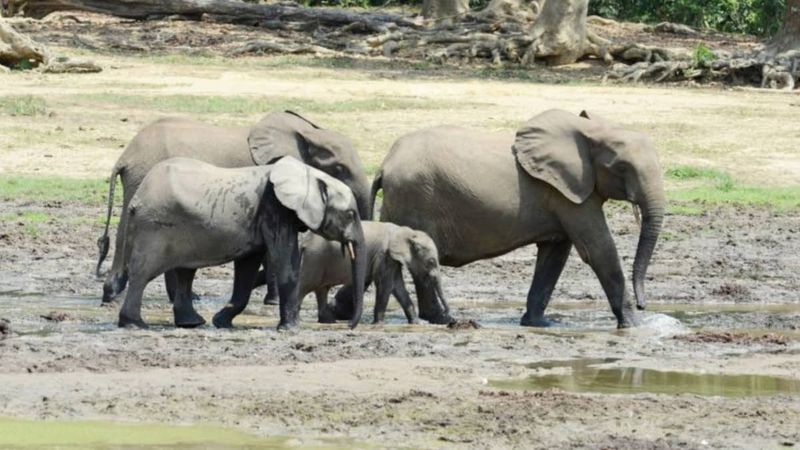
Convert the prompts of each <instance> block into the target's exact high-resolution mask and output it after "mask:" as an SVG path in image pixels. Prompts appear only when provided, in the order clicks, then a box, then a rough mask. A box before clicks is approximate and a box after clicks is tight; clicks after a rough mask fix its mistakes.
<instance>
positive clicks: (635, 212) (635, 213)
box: [631, 205, 642, 227]
mask: <svg viewBox="0 0 800 450" xmlns="http://www.w3.org/2000/svg"><path fill="white" fill-rule="evenodd" d="M631 208H632V209H633V218H634V219H636V225H639V226H640V227H641V226H642V217H641V216H640V215H639V207H638V206H636V205H631Z"/></svg>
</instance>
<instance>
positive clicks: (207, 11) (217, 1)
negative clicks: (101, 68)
mask: <svg viewBox="0 0 800 450" xmlns="http://www.w3.org/2000/svg"><path fill="white" fill-rule="evenodd" d="M8 10H9V12H10V13H11V14H16V13H17V12H19V11H20V10H22V11H23V12H24V14H25V15H26V16H28V17H33V18H42V17H44V16H46V15H48V14H50V13H53V12H56V11H89V12H96V13H103V14H110V15H112V16H116V17H122V18H127V19H137V20H145V19H154V18H163V17H169V16H181V17H185V18H186V19H190V20H203V19H204V18H212V19H213V20H214V21H216V22H223V23H235V24H248V25H256V26H257V25H262V24H265V23H267V22H274V21H287V22H315V23H318V24H321V25H338V26H340V25H350V24H353V23H360V22H364V23H367V24H373V26H375V27H385V26H387V25H391V24H395V25H401V26H405V27H411V28H418V27H419V25H417V24H416V23H414V22H412V21H410V20H408V19H406V18H405V17H403V16H400V15H397V14H389V13H355V12H350V11H344V10H341V9H329V8H304V7H299V6H297V5H294V4H272V5H262V4H254V3H245V2H237V1H233V0H9V4H8Z"/></svg>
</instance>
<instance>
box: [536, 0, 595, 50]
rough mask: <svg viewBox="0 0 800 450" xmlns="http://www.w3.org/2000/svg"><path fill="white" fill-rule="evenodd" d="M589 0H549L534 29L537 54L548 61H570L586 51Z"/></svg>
mask: <svg viewBox="0 0 800 450" xmlns="http://www.w3.org/2000/svg"><path fill="white" fill-rule="evenodd" d="M588 10H589V0H549V1H546V2H545V3H544V7H543V8H542V12H541V14H540V15H539V18H538V19H536V22H535V23H534V24H533V28H532V30H531V34H532V37H533V39H534V44H533V45H534V46H535V48H534V52H535V54H536V57H537V58H539V57H544V58H545V59H546V60H547V62H548V63H549V64H552V65H561V64H571V63H574V62H575V61H577V60H578V58H580V57H581V56H583V55H584V54H585V53H586V15H587V13H588Z"/></svg>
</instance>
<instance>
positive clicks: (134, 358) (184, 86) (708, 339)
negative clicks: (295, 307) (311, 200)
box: [0, 22, 800, 449]
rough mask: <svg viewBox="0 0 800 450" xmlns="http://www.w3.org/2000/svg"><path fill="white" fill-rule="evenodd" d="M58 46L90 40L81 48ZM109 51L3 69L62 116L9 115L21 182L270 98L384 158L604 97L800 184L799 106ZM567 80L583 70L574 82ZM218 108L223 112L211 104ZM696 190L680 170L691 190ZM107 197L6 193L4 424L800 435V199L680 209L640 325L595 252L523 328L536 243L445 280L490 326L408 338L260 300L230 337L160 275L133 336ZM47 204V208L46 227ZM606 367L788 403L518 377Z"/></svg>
mask: <svg viewBox="0 0 800 450" xmlns="http://www.w3.org/2000/svg"><path fill="white" fill-rule="evenodd" d="M70 26H82V25H81V24H80V23H79V24H78V25H69V24H68V23H67V22H65V24H63V25H62V26H61V28H58V27H54V28H53V29H51V30H50V31H46V28H47V27H44V26H40V25H36V26H34V25H31V28H32V29H33V28H36V27H38V29H39V30H41V31H40V33H41V34H40V35H39V36H48V34H47V33H56V31H59V30H61V29H62V28H63V29H67V30H69V27H70ZM126 26H127V25H126ZM170 26H171V25H170ZM164 27H167V25H164ZM60 32H63V31H60ZM63 33H64V34H63V36H66V37H70V36H72V38H73V39H80V40H81V41H87V42H88V41H89V40H91V41H92V42H96V41H99V40H100V39H101V36H99V35H93V34H91V33H89V34H86V35H83V34H76V33H75V31H74V30H73V31H67V32H63ZM70 33H71V34H70ZM87 33H88V32H87ZM59 36H61V35H59ZM181 36H182V35H181ZM182 39H188V38H186V37H183V38H182ZM195 39H201V37H198V36H196V37H195ZM52 42H53V44H54V45H57V46H59V47H58V48H60V49H62V50H63V51H64V52H68V53H69V52H75V50H74V49H73V48H71V46H72V44H70V43H69V42H68V41H67V40H66V38H63V39H62V38H58V39H56V38H53V41H52ZM102 50H103V51H101V52H99V53H94V51H95V50H92V53H89V55H90V56H92V57H93V58H95V59H96V60H98V61H99V62H101V64H103V66H104V68H105V70H104V72H102V73H100V74H96V75H85V76H78V75H75V76H53V75H41V74H32V73H13V74H11V75H0V77H2V78H0V96H9V95H34V96H38V97H41V98H43V99H45V100H46V112H45V113H44V115H40V116H35V117H29V116H12V115H9V114H2V115H0V176H12V175H19V174H24V175H31V176H38V177H45V178H46V177H49V176H67V177H73V178H81V179H100V178H103V177H107V176H108V173H109V172H110V169H111V167H112V166H113V164H114V161H115V159H116V157H117V156H118V155H119V153H120V152H121V151H122V147H123V146H124V144H125V143H126V142H127V141H128V140H129V139H130V138H131V137H132V136H133V135H134V134H135V132H136V130H137V129H139V128H140V127H141V126H142V125H144V124H145V123H147V122H150V121H152V120H154V119H155V118H157V117H161V116H165V115H172V114H184V115H190V116H194V117H197V118H200V119H202V120H206V121H209V122H214V123H220V124H227V125H233V124H247V123H252V122H254V121H255V120H257V119H258V118H259V117H260V116H261V115H263V113H264V112H265V111H257V110H256V109H257V107H258V106H259V105H261V103H257V104H256V105H255V107H254V106H252V105H250V106H248V105H249V104H248V101H250V99H253V98H258V99H260V101H263V104H264V105H271V104H275V105H280V107H284V105H288V106H291V105H292V104H299V105H304V106H305V107H306V108H307V109H308V110H310V111H311V113H310V115H311V116H312V118H314V119H315V120H318V121H320V122H324V125H325V126H328V127H330V128H335V129H337V130H340V131H342V132H344V133H346V134H348V135H350V136H352V137H353V139H354V141H355V142H356V145H357V147H358V149H359V151H360V152H361V156H362V158H363V159H364V161H365V163H366V165H367V166H368V169H369V170H374V168H375V167H377V166H378V165H379V163H380V161H381V159H382V157H383V155H384V154H385V152H386V151H387V149H388V148H389V146H390V144H391V142H392V141H393V140H394V139H396V138H397V137H398V136H400V135H401V134H403V133H405V132H408V131H411V130H413V129H415V128H419V127H422V126H426V125H430V124H434V123H443V122H449V123H457V124H461V125H467V126H472V127H477V128H484V129H492V130H503V131H507V132H509V133H511V132H513V130H514V129H515V128H516V126H517V125H518V124H519V123H520V122H521V121H523V120H525V118H527V117H529V116H530V115H532V114H533V113H535V112H538V111H541V110H543V109H546V108H549V107H560V108H564V109H569V110H574V111H579V110H581V109H593V110H596V111H598V112H599V113H602V114H603V115H605V116H608V117H610V118H612V119H615V120H618V121H621V122H623V123H625V124H626V125H628V126H631V127H635V128H637V129H641V130H642V131H646V132H648V133H649V134H651V135H652V136H653V138H654V139H655V140H656V142H657V144H658V145H659V148H660V149H661V150H662V154H661V156H662V164H663V165H664V166H665V167H673V166H676V165H685V164H691V165H697V166H700V167H710V168H715V169H719V170H725V171H727V172H729V173H730V174H731V175H732V176H733V177H734V179H735V180H736V181H737V182H741V183H746V184H748V185H757V186H772V187H783V186H794V185H797V184H798V182H800V155H799V154H798V153H797V151H796V142H797V138H798V137H800V135H798V131H797V127H796V123H795V121H792V120H787V119H786V117H791V116H794V115H796V111H797V109H796V108H797V106H798V105H799V104H800V103H799V102H798V99H797V96H796V95H791V94H761V93H758V92H752V91H730V90H722V89H717V88H711V89H708V88H703V89H699V88H685V87H683V88H675V87H667V88H653V87H640V86H639V87H629V86H623V87H620V86H605V85H600V84H596V83H595V82H591V81H590V82H570V83H566V84H539V83H532V82H529V81H522V80H499V79H484V78H480V77H478V76H473V75H465V74H463V73H456V72H454V73H451V74H450V75H451V76H450V77H449V78H447V77H446V76H444V75H443V74H441V73H433V74H430V75H424V74H420V73H417V72H413V71H410V72H404V71H402V70H400V69H398V68H397V67H394V66H381V67H378V68H369V67H367V68H365V67H361V66H359V67H355V68H354V67H336V66H335V64H333V65H331V64H329V63H323V64H320V63H319V61H312V62H309V61H307V60H295V59H292V58H288V59H287V58H283V57H281V58H263V57H262V58H256V57H252V58H240V59H236V60H225V59H221V58H206V57H195V56H186V55H185V52H184V53H180V54H179V55H177V56H175V55H172V56H170V55H167V56H159V55H127V54H126V55H122V54H110V53H108V52H107V51H106V50H107V49H105V48H104V49H102ZM117 50H120V49H117ZM83 52H85V50H84V51H83ZM570 70H577V71H580V70H583V69H581V66H580V65H579V66H576V67H573V68H567V69H564V71H563V72H559V73H558V74H557V76H559V77H568V75H567V74H568V73H569V71H570ZM197 98H202V99H206V100H207V101H208V103H202V104H201V106H200V107H198V106H197V105H198V103H197V102H196V101H195V100H196V99H197ZM239 103H241V104H243V105H244V106H241V105H239ZM683 187H684V186H683V185H679V184H678V182H677V181H675V180H671V181H670V180H668V188H669V189H679V188H683ZM91 195H93V196H97V197H99V198H98V199H94V198H93V199H92V201H89V202H87V201H61V200H59V201H53V200H48V199H32V198H14V199H12V198H5V199H4V200H2V201H0V219H1V220H2V222H0V318H5V319H7V320H8V321H9V324H10V328H11V331H10V332H9V333H8V334H6V335H3V334H0V417H3V416H5V417H13V418H27V419H35V420H54V421H66V420H102V421H114V422H118V421H119V422H144V423H165V424H175V425H184V424H212V425H222V426H225V427H231V428H236V429H239V430H242V431H245V432H247V433H251V434H254V435H257V436H288V437H292V438H293V440H292V446H295V447H301V448H302V447H314V448H319V447H325V448H327V447H351V446H355V445H359V446H364V447H367V448H387V447H388V448H402V447H406V448H439V447H445V448H446V447H461V448H598V449H599V448H631V449H634V448H635V449H639V448H654V449H655V448H706V447H713V448H777V447H791V446H797V445H800V428H798V426H797V424H798V423H800V387H798V386H799V383H800V331H799V328H798V327H800V296H799V295H798V292H800V277H798V276H797V274H798V272H800V256H798V255H800V212H798V211H796V210H789V211H780V212H776V211H774V210H771V209H769V208H765V207H754V206H750V207H743V206H717V205H714V206H704V205H703V204H699V205H693V206H694V207H695V208H698V207H699V208H700V209H701V211H700V212H699V213H697V212H696V211H695V212H693V213H691V214H688V213H682V212H679V211H678V212H673V213H671V214H669V215H668V217H667V219H666V223H665V229H664V233H663V235H662V240H661V241H660V242H659V245H658V248H657V250H656V255H655V257H654V261H653V264H652V266H651V269H650V271H649V273H648V283H647V291H648V294H649V301H650V304H651V308H650V310H649V311H648V312H645V313H643V314H642V321H643V326H642V327H640V328H637V329H633V330H626V331H617V330H614V329H613V326H614V321H613V319H612V315H611V313H610V310H609V308H608V305H607V302H606V300H605V296H604V295H603V293H602V290H601V288H600V286H599V283H598V282H597V280H596V278H595V277H594V275H593V274H592V272H591V270H590V269H589V268H588V267H587V266H585V265H584V264H582V263H581V262H580V259H579V258H578V257H577V255H574V254H573V255H572V257H571V259H570V262H569V263H568V266H567V268H566V270H565V271H564V274H563V275H562V277H561V280H560V282H559V285H558V287H557V289H556V291H555V293H554V297H553V302H552V306H551V310H550V315H551V317H552V318H554V319H557V320H560V321H561V322H562V324H563V325H562V326H560V327H555V328H551V329H545V330H537V329H527V328H522V327H519V326H518V325H517V323H518V320H519V318H520V316H521V315H522V312H523V310H524V299H525V296H526V293H527V288H528V286H529V283H530V280H531V276H532V272H533V265H534V263H535V256H536V255H535V253H536V250H535V247H530V248H524V249H520V250H517V251H515V252H512V253H510V254H508V255H505V256H502V257H499V258H496V259H493V260H487V261H480V262H476V263H474V264H471V265H468V266H466V267H464V268H461V269H452V268H445V270H444V280H443V283H444V289H445V293H446V295H447V296H448V299H449V301H450V304H451V307H452V309H453V314H454V315H455V316H456V317H458V318H461V319H473V320H475V321H477V322H478V323H480V324H481V325H482V328H480V329H477V330H449V329H447V328H446V327H443V326H434V325H427V324H422V325H414V326H410V325H405V324H403V323H402V322H403V320H402V317H403V316H402V311H401V310H400V309H399V306H398V305H397V304H395V303H391V304H390V308H393V309H391V311H390V312H389V314H388V316H389V319H388V321H387V324H386V325H380V326H373V325H368V323H369V322H370V321H371V318H372V317H371V316H372V315H371V311H369V309H368V312H367V313H366V314H365V322H364V323H363V324H362V325H361V326H359V327H358V328H357V329H356V330H354V331H350V330H348V329H347V328H346V326H345V325H344V324H337V325H326V326H321V325H317V324H314V323H313V318H314V315H315V310H314V309H313V304H314V302H313V301H310V300H311V299H308V301H306V302H305V305H304V309H303V312H302V323H303V325H302V327H301V329H300V330H298V331H296V332H292V333H278V332H277V331H275V325H276V323H277V318H276V316H277V310H276V309H275V307H271V306H264V305H261V304H260V301H259V300H260V296H261V295H262V294H263V291H260V290H259V291H257V292H256V293H255V294H254V296H253V299H252V302H251V306H250V307H249V308H248V310H247V312H246V314H245V315H243V316H242V317H240V318H239V320H238V321H237V322H236V324H237V325H238V326H237V329H235V330H233V331H220V330H215V329H214V328H213V327H210V326H209V327H204V328H201V329H196V330H178V329H175V328H173V327H172V325H171V314H170V312H171V311H170V308H169V304H168V303H167V302H166V300H165V299H164V295H163V285H162V284H161V282H160V281H154V282H153V283H151V285H150V286H149V287H148V290H147V292H146V297H147V300H146V302H145V311H144V316H145V320H147V321H149V323H150V324H151V325H153V326H152V328H151V329H150V330H147V331H131V330H118V329H117V328H116V327H115V317H116V309H115V308H113V307H112V308H102V307H100V306H99V303H100V301H99V299H100V293H101V282H100V281H99V280H97V279H95V277H94V276H93V274H92V272H93V268H94V264H95V261H96V260H95V258H96V247H95V240H96V239H97V237H98V236H99V235H100V233H101V228H102V225H101V224H100V221H99V218H100V217H101V216H102V215H103V214H104V208H103V206H102V196H103V195H104V194H103V193H102V192H100V193H93V194H91ZM0 198H4V197H3V196H0ZM607 211H608V215H609V217H610V223H611V228H612V230H613V231H614V233H615V236H616V237H617V244H618V247H619V249H620V254H621V255H622V258H623V264H624V265H625V266H626V267H630V264H631V263H632V260H633V254H634V249H635V243H636V237H637V233H638V227H637V225H636V223H635V221H634V219H633V217H632V214H631V213H630V210H629V208H627V207H624V206H623V205H616V204H612V205H609V206H608V208H607ZM676 211H677V210H676ZM26 214H40V216H44V217H46V219H44V220H42V221H41V222H38V223H36V231H35V232H32V231H31V228H30V227H29V223H28V222H26V219H25V215H26ZM231 279H232V277H231V270H230V267H221V268H212V269H204V270H202V271H200V272H199V274H198V280H197V282H196V285H195V289H196V290H197V291H198V293H199V294H200V295H201V296H202V299H201V300H200V301H199V305H198V310H199V311H200V312H201V314H203V315H204V316H205V317H206V318H207V319H208V318H210V316H211V315H212V314H213V312H214V311H216V310H217V309H219V308H220V307H221V305H222V304H223V303H224V302H225V299H226V296H227V295H228V294H229V292H230V286H231ZM371 298H372V295H371V293H370V294H369V295H368V299H370V300H371ZM371 304H372V303H371V301H370V302H369V305H371ZM51 313H53V314H51ZM42 316H49V319H47V318H43V317H42ZM52 319H56V320H52ZM695 333H699V334H696V335H695ZM676 336H678V337H679V338H677V339H676V338H675V337H676ZM3 337H5V338H3ZM586 358H591V359H592V360H594V359H598V361H596V367H597V368H619V369H623V370H628V369H629V368H630V370H633V371H634V374H642V373H643V372H640V371H644V370H647V369H655V370H657V371H660V372H667V371H671V372H685V373H689V374H695V375H737V376H738V375H741V376H754V378H752V379H750V378H747V380H748V381H747V382H746V384H747V386H748V387H749V388H754V389H755V388H761V387H764V386H765V385H766V384H768V383H772V382H773V381H767V380H762V379H761V378H755V377H756V376H758V377H763V376H773V377H779V378H780V379H781V380H782V381H780V382H775V383H777V384H776V385H779V386H784V387H785V392H783V393H779V394H777V395H768V396H737V395H731V396H726V395H701V394H698V393H693V392H694V391H692V390H691V389H688V388H686V389H685V390H684V387H683V385H682V384H681V383H677V382H676V383H675V384H673V385H672V387H673V388H672V390H670V391H669V392H668V393H647V392H645V393H622V394H620V393H614V394H610V393H607V392H604V391H602V390H600V389H598V386H596V385H593V386H594V388H589V389H582V388H580V387H579V386H577V385H571V384H570V383H569V381H566V382H565V383H564V384H562V385H559V387H555V388H553V387H549V388H534V387H530V386H528V385H524V384H521V383H516V384H515V382H519V381H520V380H528V379H531V380H536V379H538V378H537V377H543V376H564V377H568V375H570V371H573V372H574V371H577V369H574V368H573V369H570V368H564V367H550V366H548V365H547V364H546V365H544V366H541V365H539V366H537V365H535V364H534V363H537V362H542V361H553V360H560V361H563V360H579V361H580V360H585V359H586ZM556 366H558V365H557V364H556ZM529 377H532V378H529ZM634 378H636V375H635V376H634ZM566 379H567V378H565V380H566ZM642 380H644V376H643V375H642V376H641V379H640V380H639V381H640V382H643V381H642ZM622 381H623V380H622V378H620V380H619V382H618V384H621V383H622ZM509 382H511V383H510V384H503V383H509ZM635 383H636V382H635V381H634V383H633V384H635ZM708 383H712V381H708ZM725 383H732V382H731V381H726V382H725ZM723 384H724V383H723ZM525 386H528V387H527V388H522V387H525ZM326 438H334V439H336V440H333V441H325V440H324V439H326ZM320 439H323V440H320ZM0 442H5V441H2V440H1V439H0ZM170 448H174V447H170ZM193 448H195V447H193ZM214 448H218V447H214ZM223 448H224V447H223ZM248 448H250V447H248ZM264 448H267V447H264Z"/></svg>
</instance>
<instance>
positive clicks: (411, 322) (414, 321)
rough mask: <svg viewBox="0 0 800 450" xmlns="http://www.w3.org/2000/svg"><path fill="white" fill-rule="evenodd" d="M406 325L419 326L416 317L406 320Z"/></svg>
mask: <svg viewBox="0 0 800 450" xmlns="http://www.w3.org/2000/svg"><path fill="white" fill-rule="evenodd" d="M408 324H409V325H419V319H417V318H416V317H414V318H413V319H408Z"/></svg>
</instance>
